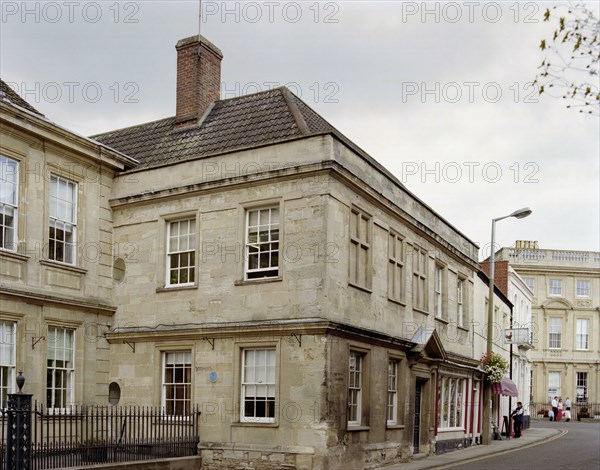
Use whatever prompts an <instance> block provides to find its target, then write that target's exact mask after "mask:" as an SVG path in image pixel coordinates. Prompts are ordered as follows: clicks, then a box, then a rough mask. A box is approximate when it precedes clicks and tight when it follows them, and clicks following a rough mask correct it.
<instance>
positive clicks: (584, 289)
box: [577, 279, 590, 297]
mask: <svg viewBox="0 0 600 470" xmlns="http://www.w3.org/2000/svg"><path fill="white" fill-rule="evenodd" d="M589 296H590V281H588V280H582V279H579V280H577V297H589Z"/></svg>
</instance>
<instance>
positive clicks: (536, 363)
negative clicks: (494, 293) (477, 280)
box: [496, 241, 600, 404]
mask: <svg viewBox="0 0 600 470" xmlns="http://www.w3.org/2000/svg"><path fill="white" fill-rule="evenodd" d="M496 256H497V259H499V260H505V261H508V262H509V263H510V265H511V266H512V267H513V268H514V269H515V271H516V272H517V273H518V274H519V275H520V276H521V277H522V278H523V280H524V282H525V283H526V284H527V286H528V287H529V289H530V290H531V291H532V294H533V300H532V301H533V306H532V317H533V327H534V328H533V344H534V349H533V350H532V351H531V359H532V361H533V374H532V395H533V401H534V402H537V403H540V402H542V403H545V402H547V401H548V400H549V399H550V398H551V397H554V396H561V397H562V398H563V401H564V400H565V399H566V397H570V398H571V400H572V401H573V403H574V404H575V403H598V402H600V359H599V358H600V323H599V322H600V318H599V312H600V253H599V252H591V251H569V250H552V249H541V248H539V246H538V243H537V242H533V241H517V242H516V244H515V247H514V248H502V249H501V250H499V251H498V253H497V255H496Z"/></svg>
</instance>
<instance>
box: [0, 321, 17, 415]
mask: <svg viewBox="0 0 600 470" xmlns="http://www.w3.org/2000/svg"><path fill="white" fill-rule="evenodd" d="M16 330H17V328H16V323H15V322H12V321H0V408H6V406H7V399H8V394H9V393H12V392H13V391H14V383H15V356H16V354H15V345H16V341H15V336H16Z"/></svg>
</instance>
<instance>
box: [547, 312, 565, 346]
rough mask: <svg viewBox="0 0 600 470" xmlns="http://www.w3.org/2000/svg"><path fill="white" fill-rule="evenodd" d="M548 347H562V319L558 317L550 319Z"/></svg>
mask: <svg viewBox="0 0 600 470" xmlns="http://www.w3.org/2000/svg"><path fill="white" fill-rule="evenodd" d="M548 347H549V348H553V349H560V348H561V347H562V320H561V319H560V318H558V317H551V318H549V319H548Z"/></svg>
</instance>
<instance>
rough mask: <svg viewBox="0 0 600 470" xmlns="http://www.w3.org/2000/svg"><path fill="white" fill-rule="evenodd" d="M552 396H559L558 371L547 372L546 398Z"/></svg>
mask: <svg viewBox="0 0 600 470" xmlns="http://www.w3.org/2000/svg"><path fill="white" fill-rule="evenodd" d="M554 397H560V372H558V371H550V372H548V400H549V401H551V400H552V399H553V398H554Z"/></svg>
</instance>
